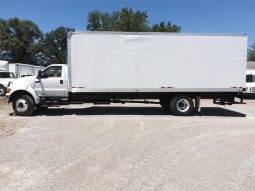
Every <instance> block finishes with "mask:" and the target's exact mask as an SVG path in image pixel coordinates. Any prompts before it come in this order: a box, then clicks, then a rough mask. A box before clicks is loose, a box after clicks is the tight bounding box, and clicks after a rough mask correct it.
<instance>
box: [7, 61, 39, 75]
mask: <svg viewBox="0 0 255 191" xmlns="http://www.w3.org/2000/svg"><path fill="white" fill-rule="evenodd" d="M43 68H44V67H42V66H35V65H31V64H22V63H10V64H9V71H10V72H13V73H14V74H15V75H16V77H17V78H21V77H25V76H32V75H35V74H37V72H38V71H39V70H42V69H43Z"/></svg>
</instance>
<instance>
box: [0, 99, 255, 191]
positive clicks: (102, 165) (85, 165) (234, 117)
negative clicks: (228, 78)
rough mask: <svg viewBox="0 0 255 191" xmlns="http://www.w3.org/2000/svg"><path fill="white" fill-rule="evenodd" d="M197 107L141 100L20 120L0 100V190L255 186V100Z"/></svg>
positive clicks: (53, 111) (205, 103)
mask: <svg viewBox="0 0 255 191" xmlns="http://www.w3.org/2000/svg"><path fill="white" fill-rule="evenodd" d="M2 101H3V100H2V99H1V98H0V102H2ZM202 106H203V108H202V112H201V116H200V115H197V116H192V117H176V116H171V115H166V114H165V113H164V112H163V111H162V109H161V108H160V107H159V106H157V105H142V104H126V105H121V104H113V105H110V106H93V105H90V104H84V105H74V106H73V105H71V106H65V107H59V108H51V109H49V110H47V111H46V112H41V113H36V114H35V115H34V116H32V117H18V116H9V113H11V112H12V110H11V108H10V105H9V106H7V105H4V104H2V103H0V190H1V191H2V190H3V191H4V190H32V191H37V190H38V191H42V190H60V191H64V190H68V191H69V190H95V191H100V190H111V191H112V190H127V191H131V190H132V191H133V190H144V191H148V190H153V191H155V190H164V191H165V190H189V191H190V190H195V191H197V190H224V191H225V190H231V191H232V190H252V191H253V190H255V101H253V100H248V101H247V104H246V105H233V106H227V107H221V106H217V105H213V104H212V103H211V101H210V102H209V101H203V102H202Z"/></svg>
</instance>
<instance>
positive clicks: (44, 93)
mask: <svg viewBox="0 0 255 191" xmlns="http://www.w3.org/2000/svg"><path fill="white" fill-rule="evenodd" d="M67 74H68V72H67V66H66V65H65V64H53V65H50V66H48V67H46V68H45V69H44V70H42V71H41V70H40V71H38V74H37V75H34V76H27V77H23V78H19V79H18V80H16V81H14V82H12V83H11V84H10V86H9V87H8V88H7V90H6V92H7V93H6V98H7V99H8V101H9V102H12V105H13V109H14V111H15V113H16V114H17V115H30V114H31V113H33V111H34V110H35V108H40V107H41V106H45V105H46V102H47V101H53V102H56V101H61V100H63V99H64V100H66V97H67V96H68V78H67Z"/></svg>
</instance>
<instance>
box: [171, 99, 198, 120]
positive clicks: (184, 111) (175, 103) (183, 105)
mask: <svg viewBox="0 0 255 191" xmlns="http://www.w3.org/2000/svg"><path fill="white" fill-rule="evenodd" d="M170 106H171V110H172V112H173V114H174V115H178V116H187V115H191V114H192V113H193V112H194V102H193V100H192V99H191V97H189V96H186V95H180V96H176V97H174V98H173V99H172V101H171V104H170Z"/></svg>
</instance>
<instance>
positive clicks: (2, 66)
mask: <svg viewBox="0 0 255 191" xmlns="http://www.w3.org/2000/svg"><path fill="white" fill-rule="evenodd" d="M8 70H9V65H8V61H5V60H0V71H5V72H6V71H8Z"/></svg>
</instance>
